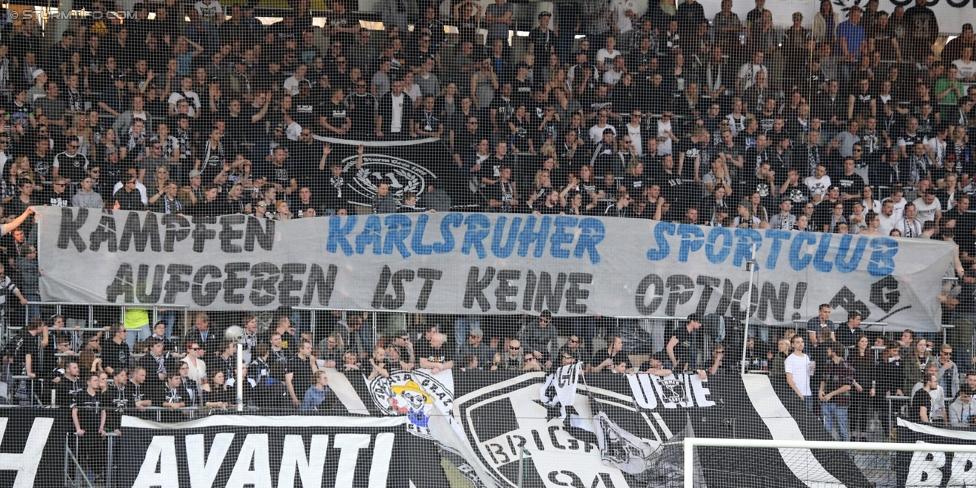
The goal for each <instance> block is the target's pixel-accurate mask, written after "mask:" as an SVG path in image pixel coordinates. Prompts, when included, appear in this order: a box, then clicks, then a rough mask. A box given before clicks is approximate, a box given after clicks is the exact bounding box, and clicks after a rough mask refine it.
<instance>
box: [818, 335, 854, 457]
mask: <svg viewBox="0 0 976 488" xmlns="http://www.w3.org/2000/svg"><path fill="white" fill-rule="evenodd" d="M826 347H827V364H825V365H824V366H823V367H822V368H821V371H820V372H819V373H818V375H819V376H820V378H821V380H820V391H819V395H818V398H819V399H820V401H821V402H822V403H821V404H820V406H821V408H822V410H823V416H824V424H825V425H826V427H827V432H829V433H830V435H831V437H833V438H834V440H836V441H842V442H850V440H851V432H850V424H848V419H847V410H848V407H850V405H851V388H852V385H853V384H854V369H853V368H851V367H850V365H848V364H847V361H845V360H844V358H843V357H842V356H841V355H842V354H844V346H843V345H842V344H841V343H839V342H836V341H834V342H830V343H827V345H826ZM835 429H836V430H837V433H836V434H835V433H834V431H835Z"/></svg>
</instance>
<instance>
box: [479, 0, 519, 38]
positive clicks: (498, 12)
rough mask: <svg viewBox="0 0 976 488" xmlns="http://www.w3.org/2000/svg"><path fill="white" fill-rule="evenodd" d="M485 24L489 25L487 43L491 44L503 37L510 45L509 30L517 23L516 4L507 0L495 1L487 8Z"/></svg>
mask: <svg viewBox="0 0 976 488" xmlns="http://www.w3.org/2000/svg"><path fill="white" fill-rule="evenodd" d="M485 24H487V25H488V37H487V38H486V42H485V44H486V45H491V44H492V43H493V42H494V41H495V40H496V39H501V40H502V42H504V43H505V45H506V46H507V45H508V31H509V29H510V28H511V27H512V26H514V25H515V6H514V5H512V4H510V3H508V2H506V1H505V0H495V3H493V4H491V5H489V6H488V8H487V9H486V10H485Z"/></svg>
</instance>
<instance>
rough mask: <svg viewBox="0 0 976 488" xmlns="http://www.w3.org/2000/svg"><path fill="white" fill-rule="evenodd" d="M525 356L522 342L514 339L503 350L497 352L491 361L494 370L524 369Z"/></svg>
mask: <svg viewBox="0 0 976 488" xmlns="http://www.w3.org/2000/svg"><path fill="white" fill-rule="evenodd" d="M524 364H525V356H524V355H523V354H522V343H521V342H520V341H518V340H512V341H510V342H509V343H508V346H506V347H505V348H504V349H503V350H501V351H499V352H497V353H495V357H494V358H493V359H492V362H491V370H492V371H499V370H500V371H522V368H523V366H524Z"/></svg>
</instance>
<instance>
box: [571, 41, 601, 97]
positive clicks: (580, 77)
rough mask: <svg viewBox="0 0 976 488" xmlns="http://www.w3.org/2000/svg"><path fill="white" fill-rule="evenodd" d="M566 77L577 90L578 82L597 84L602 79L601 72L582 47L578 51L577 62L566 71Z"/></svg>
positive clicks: (590, 84)
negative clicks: (589, 59)
mask: <svg viewBox="0 0 976 488" xmlns="http://www.w3.org/2000/svg"><path fill="white" fill-rule="evenodd" d="M566 79H568V80H569V82H570V83H572V84H573V87H574V91H575V89H576V87H577V86H578V85H577V83H586V84H587V85H589V86H593V85H594V84H596V83H597V82H598V81H599V80H600V72H599V70H598V69H597V67H596V66H595V65H594V64H593V63H590V62H589V61H588V59H587V53H586V51H583V50H582V49H580V50H579V51H576V64H574V65H573V66H570V68H569V71H567V72H566Z"/></svg>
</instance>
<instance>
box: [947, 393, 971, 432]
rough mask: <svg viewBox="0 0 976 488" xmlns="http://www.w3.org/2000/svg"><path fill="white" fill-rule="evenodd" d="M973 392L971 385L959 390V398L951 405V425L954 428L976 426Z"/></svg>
mask: <svg viewBox="0 0 976 488" xmlns="http://www.w3.org/2000/svg"><path fill="white" fill-rule="evenodd" d="M972 400H973V391H972V389H970V388H969V385H964V386H963V387H962V389H960V390H959V396H957V397H956V399H955V400H953V402H952V404H950V405H949V425H951V426H953V427H972V426H973V425H976V415H974V414H976V412H974V411H973V410H974V408H973V407H974V406H976V405H973V401H972Z"/></svg>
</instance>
